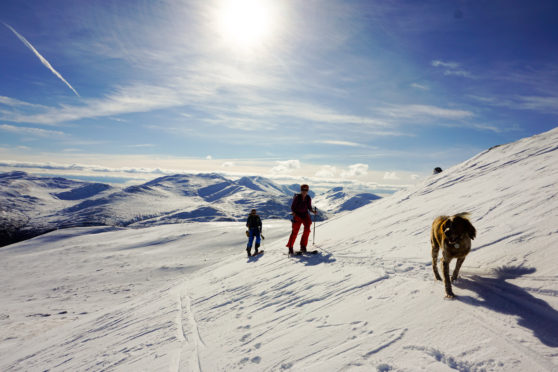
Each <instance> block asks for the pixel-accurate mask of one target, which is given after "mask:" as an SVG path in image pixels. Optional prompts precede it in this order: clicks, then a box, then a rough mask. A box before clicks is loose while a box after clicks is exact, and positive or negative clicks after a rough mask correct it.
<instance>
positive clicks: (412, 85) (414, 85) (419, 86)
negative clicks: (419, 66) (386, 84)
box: [411, 83, 430, 90]
mask: <svg viewBox="0 0 558 372" xmlns="http://www.w3.org/2000/svg"><path fill="white" fill-rule="evenodd" d="M411 87H412V88H415V89H420V90H430V88H429V87H428V86H426V85H423V84H419V83H412V84H411Z"/></svg>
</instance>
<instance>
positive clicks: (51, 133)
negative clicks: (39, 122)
mask: <svg viewBox="0 0 558 372" xmlns="http://www.w3.org/2000/svg"><path fill="white" fill-rule="evenodd" d="M0 130H2V131H5V132H10V133H16V134H21V135H26V136H34V137H50V138H52V137H64V136H65V135H66V134H65V133H64V132H60V131H57V130H46V129H41V128H30V127H16V126H14V125H8V124H1V125H0Z"/></svg>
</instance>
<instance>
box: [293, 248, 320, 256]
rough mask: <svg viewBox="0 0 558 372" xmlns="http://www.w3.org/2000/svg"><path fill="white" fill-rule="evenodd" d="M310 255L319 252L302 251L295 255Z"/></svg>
mask: <svg viewBox="0 0 558 372" xmlns="http://www.w3.org/2000/svg"><path fill="white" fill-rule="evenodd" d="M310 254H318V250H317V249H316V250H313V251H306V252H302V251H296V252H295V253H294V255H295V256H303V255H310Z"/></svg>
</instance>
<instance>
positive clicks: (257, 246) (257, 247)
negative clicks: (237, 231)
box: [254, 243, 260, 256]
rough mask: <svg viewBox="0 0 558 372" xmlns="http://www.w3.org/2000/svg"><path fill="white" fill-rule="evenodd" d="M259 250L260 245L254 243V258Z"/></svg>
mask: <svg viewBox="0 0 558 372" xmlns="http://www.w3.org/2000/svg"><path fill="white" fill-rule="evenodd" d="M259 248H260V245H259V244H258V243H256V251H255V252H254V256H255V255H257V254H258V253H260V252H259V251H258V249H259Z"/></svg>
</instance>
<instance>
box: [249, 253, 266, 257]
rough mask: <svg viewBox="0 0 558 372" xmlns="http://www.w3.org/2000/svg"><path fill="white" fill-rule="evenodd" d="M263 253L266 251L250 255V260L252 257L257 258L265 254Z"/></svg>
mask: <svg viewBox="0 0 558 372" xmlns="http://www.w3.org/2000/svg"><path fill="white" fill-rule="evenodd" d="M263 253H264V251H258V253H254V254H252V255H250V256H248V258H250V257H257V256H259V255H261V254H263Z"/></svg>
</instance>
